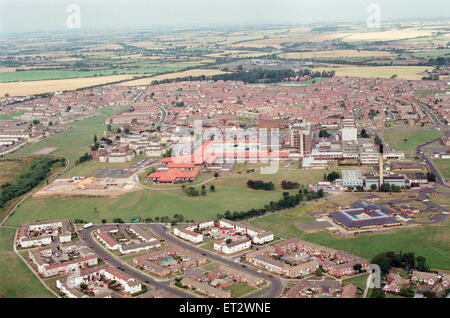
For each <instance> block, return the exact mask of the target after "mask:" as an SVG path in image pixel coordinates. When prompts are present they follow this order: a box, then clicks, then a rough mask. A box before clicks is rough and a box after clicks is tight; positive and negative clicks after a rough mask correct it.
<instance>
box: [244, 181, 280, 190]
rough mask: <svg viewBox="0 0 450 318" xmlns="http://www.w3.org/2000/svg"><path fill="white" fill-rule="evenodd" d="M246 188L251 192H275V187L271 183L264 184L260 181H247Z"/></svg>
mask: <svg viewBox="0 0 450 318" xmlns="http://www.w3.org/2000/svg"><path fill="white" fill-rule="evenodd" d="M247 186H248V187H249V188H251V189H253V190H265V191H273V190H275V185H274V184H273V182H272V181H269V182H264V181H261V180H256V181H253V180H248V182H247Z"/></svg>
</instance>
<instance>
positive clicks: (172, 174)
mask: <svg viewBox="0 0 450 318" xmlns="http://www.w3.org/2000/svg"><path fill="white" fill-rule="evenodd" d="M198 174H199V170H198V169H197V170H194V171H183V170H181V169H178V168H173V169H169V170H166V171H158V172H154V173H152V174H150V175H149V176H148V179H158V181H159V182H173V181H175V180H176V179H177V178H195V177H196V176H197V175H198Z"/></svg>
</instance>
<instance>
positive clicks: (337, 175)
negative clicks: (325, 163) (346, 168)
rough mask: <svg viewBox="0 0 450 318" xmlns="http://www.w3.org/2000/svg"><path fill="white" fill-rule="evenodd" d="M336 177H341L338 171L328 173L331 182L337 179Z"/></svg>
mask: <svg viewBox="0 0 450 318" xmlns="http://www.w3.org/2000/svg"><path fill="white" fill-rule="evenodd" d="M336 179H339V173H338V172H336V171H333V172H330V173H329V174H328V175H327V180H328V181H330V182H333V181H335V180H336Z"/></svg>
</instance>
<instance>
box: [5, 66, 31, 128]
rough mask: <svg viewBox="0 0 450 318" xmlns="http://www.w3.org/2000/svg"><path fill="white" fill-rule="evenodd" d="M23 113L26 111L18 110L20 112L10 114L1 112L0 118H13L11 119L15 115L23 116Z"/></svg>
mask: <svg viewBox="0 0 450 318" xmlns="http://www.w3.org/2000/svg"><path fill="white" fill-rule="evenodd" d="M0 74H1V73H0ZM23 114H25V112H18V113H13V114H9V115H6V114H0V119H1V120H11V119H13V117H16V116H22V115H23Z"/></svg>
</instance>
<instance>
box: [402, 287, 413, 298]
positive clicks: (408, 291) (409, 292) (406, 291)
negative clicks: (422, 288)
mask: <svg viewBox="0 0 450 318" xmlns="http://www.w3.org/2000/svg"><path fill="white" fill-rule="evenodd" d="M400 296H403V297H408V298H413V297H414V290H413V289H412V287H411V286H404V287H402V289H400Z"/></svg>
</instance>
